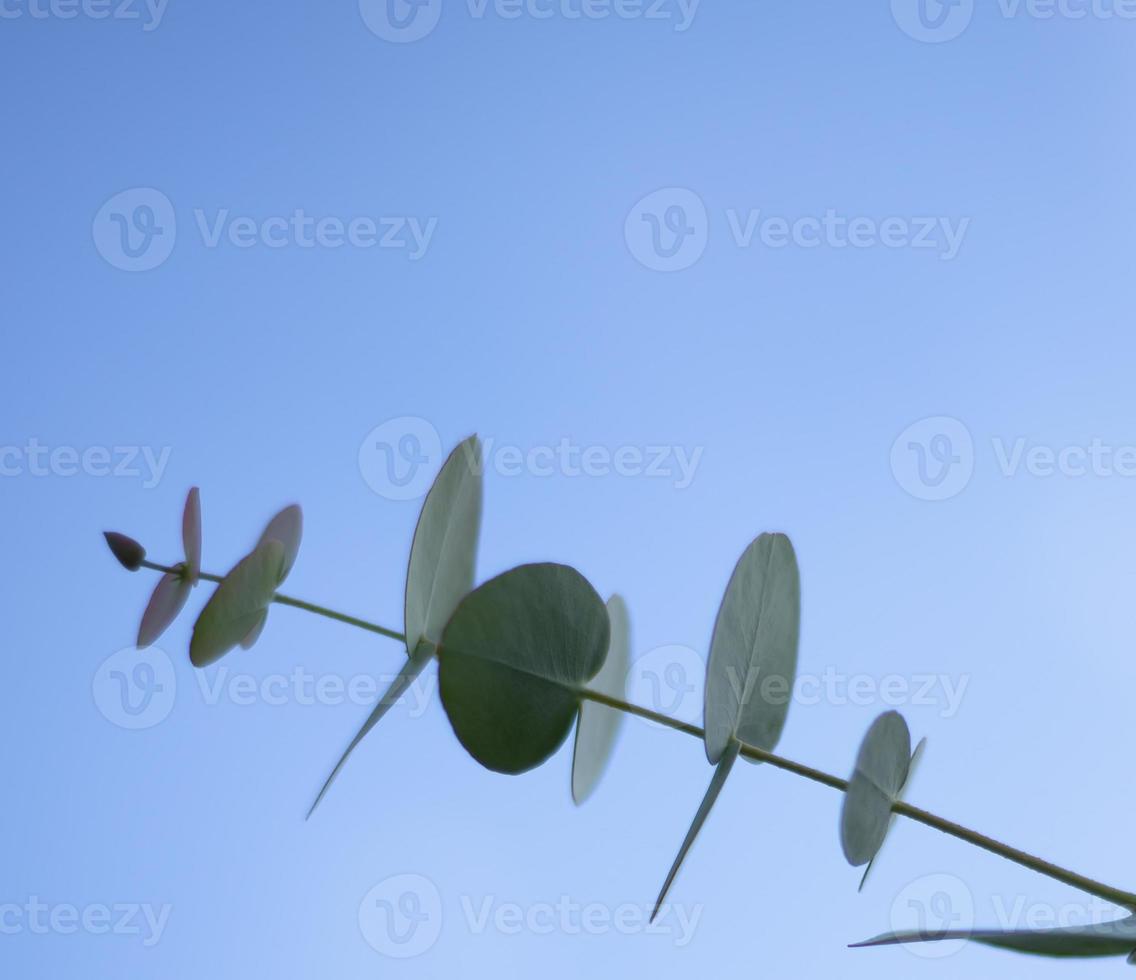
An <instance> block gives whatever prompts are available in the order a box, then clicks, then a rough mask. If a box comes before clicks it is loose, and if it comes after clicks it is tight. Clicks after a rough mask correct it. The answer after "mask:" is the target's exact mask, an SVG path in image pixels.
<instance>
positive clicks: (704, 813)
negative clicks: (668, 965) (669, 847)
mask: <svg viewBox="0 0 1136 980" xmlns="http://www.w3.org/2000/svg"><path fill="white" fill-rule="evenodd" d="M740 748H741V745H740V744H739V743H738V742H736V741H732V742H730V744H729V745H727V746H726V751H725V752H723V753H722V757H721V759H720V760H719V762H718V765H717V767H716V768H715V769H714V776H713V778H711V780H710V786H709V787H708V788H707V790H706V795H705V796H704V797H702V802H701V804H699V806H698V812H697V813H695V815H694V820H693V821H692V822H691V824H690V830H688V831H687V832H686V837H685V838H683V842H682V846H681V847H680V848H679V849H678V855H677V856H676V857H675V859H674V864H672V865H671V870H670V872H669V873H668V874H667V880H666V881H664V882H663V887H662V889H661V890H660V891H659V897H658V898H657V899H655V908H654V911H653V912H652V913H651V921H652V922H653V921H654V920H655V916H656V915H658V914H659V907H660V906H661V905H662V904H663V900H664V899H665V898H666V897H667V892H669V891H670V889H671V885H672V884H673V883H674V880H675V876H676V875H677V874H678V869H679V868H681V867H682V862H683V861H684V860H685V859H686V853H687V851H689V850H690V846H691V844H693V843H694V839H695V838H696V837H697V836H698V832H699V831H700V830H701V829H702V825H703V824H704V823H705V822H706V818H707V817H708V816H710V810H711V809H712V808H713V806H714V803H715V802H716V801H717V799H718V794H719V793H721V792H722V787H723V786H725V785H726V777H727V776H728V775H729V774H730V770H731V769H733V768H734V763H735V762H736V761H737V758H738V750H739V749H740Z"/></svg>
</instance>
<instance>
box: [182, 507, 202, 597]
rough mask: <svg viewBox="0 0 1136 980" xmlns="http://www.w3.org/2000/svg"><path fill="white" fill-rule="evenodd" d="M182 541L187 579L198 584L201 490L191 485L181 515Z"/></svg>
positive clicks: (199, 572) (199, 570) (193, 583)
mask: <svg viewBox="0 0 1136 980" xmlns="http://www.w3.org/2000/svg"><path fill="white" fill-rule="evenodd" d="M181 541H182V547H183V548H184V549H185V580H186V582H188V583H189V584H190V585H191V586H193V585H196V584H197V578H198V576H199V575H200V574H201V491H200V490H198V489H197V487H190V490H189V493H188V495H187V496H186V498H185V510H184V511H183V512H182V515H181Z"/></svg>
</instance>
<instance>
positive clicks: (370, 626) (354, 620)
mask: <svg viewBox="0 0 1136 980" xmlns="http://www.w3.org/2000/svg"><path fill="white" fill-rule="evenodd" d="M142 567H143V568H151V569H153V570H154V571H156V572H167V573H168V572H175V573H176V572H178V571H180V569H179V568H172V567H170V566H168V565H159V564H157V563H156V562H152V561H143V562H142ZM198 577H199V578H202V579H204V580H205V581H206V582H220V581H221V576H219V575H211V574H210V573H209V572H200V573H198ZM272 601H273V602H278V603H280V605H282V606H293V607H295V608H296V609H303V610H304V611H305V612H310V613H315V614H316V615H317V616H325V617H327V618H328V619H334V620H336V621H337V622H340V623H346V624H347V625H348V626H356V627H358V628H359V629H361V630H367V631H368V632H370V633H378V634H379V635H380V636H386V637H389V638H390V639H392V640H399V641H400V642H402V643H405V642H406V636H405V635H403V634H402V633H399V632H398V631H397V630H392V629H387V628H386V627H385V626H379V624H378V623H372V622H369V621H368V620H366V619H359V618H358V617H356V616H348V615H347V614H346V613H341V612H336V611H335V610H334V609H328V608H327V607H326V606H317V605H316V604H315V603H314V602H305V601H304V600H303V599H294V598H292V596H288V595H284V594H283V593H281V592H277V593H276V595H274V596H273V597H272Z"/></svg>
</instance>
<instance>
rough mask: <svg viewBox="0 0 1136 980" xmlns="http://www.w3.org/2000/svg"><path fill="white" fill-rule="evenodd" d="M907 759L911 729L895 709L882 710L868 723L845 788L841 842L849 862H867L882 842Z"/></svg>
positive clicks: (853, 863)
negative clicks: (853, 768)
mask: <svg viewBox="0 0 1136 980" xmlns="http://www.w3.org/2000/svg"><path fill="white" fill-rule="evenodd" d="M910 765H911V733H910V732H909V731H908V730H907V722H905V721H904V720H903V716H902V715H901V714H900V713H899V712H898V711H885V712H884V713H883V714H882V715H880V716H879V717H878V718H877V719H876V720H875V721H874V722H872V727H871V728H869V729H868V733H867V734H866V735H865V736H864V741H863V742H861V743H860V752H859V754H858V755H857V757H856V769H855V771H854V772H853V773H852V778H851V779H850V780H849V781H848V790H847V791H846V792H845V794H844V808H843V810H842V812H841V815H840V843H841V846H842V847H843V848H844V856H845V857H846V858H847V859H848V863H849V864H851V865H853V866H856V865H861V864H867V863H868V862H869V861H870V860H871V859H872V858H873V857H874V856H875V854H876V852H877V851H878V850H879V849H880V847H881V846H882V845H883V842H884V838H885V837H886V836H887V831H888V827H889V825H890V824H891V806H892V804H893V803H894V802H895V801H896V800H897V799H899V794H900V792H901V791H902V790H903V784H904V783H905V782H906V781H907V773H908V770H909V768H910Z"/></svg>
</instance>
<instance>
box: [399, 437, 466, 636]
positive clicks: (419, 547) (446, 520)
mask: <svg viewBox="0 0 1136 980" xmlns="http://www.w3.org/2000/svg"><path fill="white" fill-rule="evenodd" d="M481 470H482V465H481V442H480V441H479V440H478V438H477V436H475V435H474V436H470V437H469V438H468V439H466V440H465V441H464V442H462V443H461V444H460V445H458V447H457V448H456V449H454V451H453V452H452V453H450V455H449V458H448V459H447V460H446V462H445V463H443V464H442V468H441V470H440V471H439V472H438V475H437V476H436V477H435V478H434V484H433V486H431V487H430V492H429V493H428V494H426V499H425V501H423V503H422V512H421V513H420V514H419V516H418V526H417V527H416V528H415V529H414V541H413V543H412V544H411V546H410V563H409V566H408V568H407V573H406V608H405V616H406V629H405V632H406V650H407V653H408V654H413V653H414V651H415V649H416V648H417V647H418V644H419V642H420V641H421V640H423V639H425V640H427V641H428V642H430V643H432V644H434V645H435V646H437V644H438V642H439V641H440V640H441V635H442V629H443V628H444V627H445V625H446V622H447V621H448V620H449V618H450V616H451V615H453V612H454V610H455V609H456V608H457V605H458V603H459V602H461V600H462V599H463V598H464V597H465V596H466V595H467V594H468V593H469V591H470V590H471V589H472V588H473V575H474V566H475V563H476V560H477V539H478V535H479V533H480V530H481V496H482V488H481V484H482V480H481Z"/></svg>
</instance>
